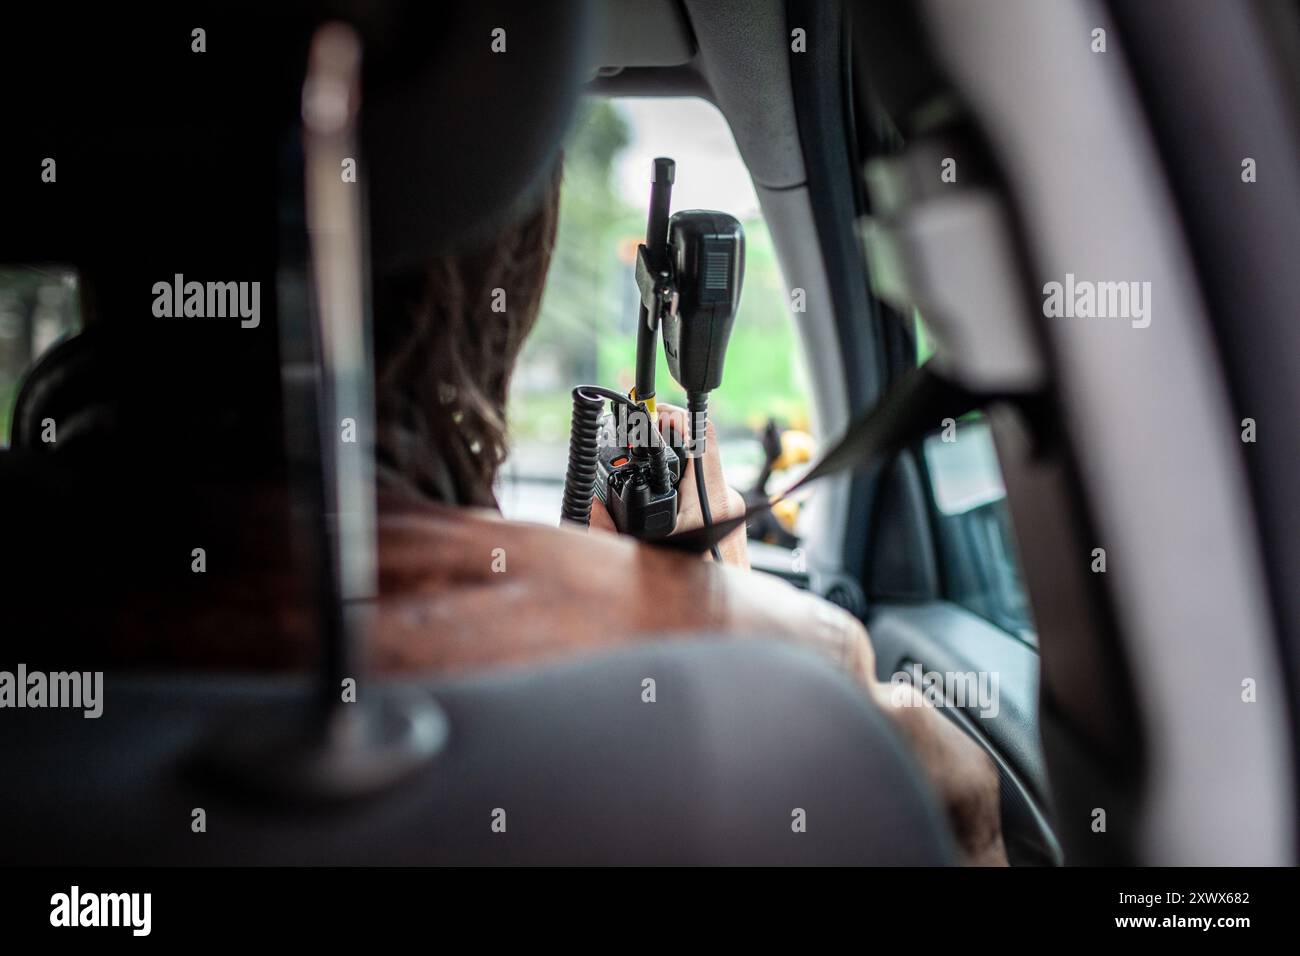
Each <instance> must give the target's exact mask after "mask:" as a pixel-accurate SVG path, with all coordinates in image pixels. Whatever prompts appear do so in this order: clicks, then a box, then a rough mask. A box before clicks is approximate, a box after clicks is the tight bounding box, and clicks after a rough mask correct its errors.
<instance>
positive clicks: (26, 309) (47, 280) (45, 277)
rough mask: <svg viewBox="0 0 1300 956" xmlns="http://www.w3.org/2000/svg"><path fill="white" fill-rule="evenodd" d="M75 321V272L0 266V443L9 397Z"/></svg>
mask: <svg viewBox="0 0 1300 956" xmlns="http://www.w3.org/2000/svg"><path fill="white" fill-rule="evenodd" d="M80 324H81V304H80V301H79V297H78V287H77V274H76V273H75V272H74V271H73V270H71V269H67V268H63V267H59V266H46V267H39V268H38V267H34V266H26V267H13V268H7V267H0V447H7V446H8V444H9V435H10V431H11V428H12V424H11V422H12V418H13V408H14V400H15V399H16V398H17V397H18V388H19V386H20V385H21V384H22V380H23V376H24V374H25V373H26V372H27V370H28V369H29V368H31V366H32V365H33V364H34V363H35V362H36V360H37V359H38V358H40V356H41V355H42V354H43V353H44V352H45V351H46V350H47V349H49V348H50V347H51V346H52V345H54V344H55V343H56V342H58V341H59V340H60V339H62V338H64V337H66V336H67V335H69V334H71V333H72V332H74V331H76V329H77V328H79V327H80Z"/></svg>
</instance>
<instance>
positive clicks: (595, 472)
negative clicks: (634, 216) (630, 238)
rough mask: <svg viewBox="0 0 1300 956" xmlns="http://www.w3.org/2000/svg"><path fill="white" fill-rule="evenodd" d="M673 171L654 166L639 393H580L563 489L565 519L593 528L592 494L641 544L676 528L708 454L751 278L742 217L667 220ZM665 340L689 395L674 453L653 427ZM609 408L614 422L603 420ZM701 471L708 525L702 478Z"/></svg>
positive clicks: (590, 389) (673, 369) (643, 270)
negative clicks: (683, 484) (688, 464)
mask: <svg viewBox="0 0 1300 956" xmlns="http://www.w3.org/2000/svg"><path fill="white" fill-rule="evenodd" d="M675 172H676V164H675V163H674V162H673V161H672V160H671V159H666V158H659V159H656V160H655V161H654V168H653V173H652V177H651V187H650V215H649V221H648V224H647V227H646V241H645V243H644V244H643V245H641V246H639V247H638V249H637V258H636V283H637V288H638V290H639V291H640V293H641V305H640V313H639V315H638V317H637V337H636V379H635V385H634V387H633V389H632V392H631V394H630V395H622V394H620V393H619V392H615V391H612V390H610V389H605V388H601V387H599V386H594V385H580V386H578V387H577V388H575V389H574V390H573V422H572V428H571V432H570V438H569V467H568V472H567V473H566V475H565V481H564V510H563V518H564V520H566V521H570V522H573V523H576V524H582V525H586V524H588V523H589V522H590V520H591V499H592V496H593V494H594V495H595V496H596V497H599V498H600V500H601V502H602V503H604V505H605V507H606V509H607V510H608V511H609V514H610V516H611V518H612V519H613V521H614V525H615V527H617V528H618V530H619V531H621V532H623V533H625V534H631V535H635V536H636V537H639V538H662V537H665V536H667V535H669V534H671V533H672V532H673V529H674V528H675V526H676V524H677V484H678V481H679V480H680V478H681V474H682V470H683V467H684V462H685V459H686V458H691V457H697V456H700V455H703V454H704V450H705V446H704V436H705V431H706V428H707V418H708V413H707V409H708V394H709V392H711V391H712V390H713V389H715V388H717V387H718V386H719V385H720V384H721V383H722V369H723V361H724V359H725V357H726V351H727V342H728V340H729V339H730V338H731V327H732V324H733V323H734V321H735V317H736V310H737V308H738V307H739V304H740V289H741V285H742V283H743V281H744V274H745V236H744V231H743V230H742V229H741V226H740V223H739V222H738V221H737V220H736V219H735V217H733V216H729V215H727V214H726V213H722V212H714V211H710V210H702V209H691V210H686V211H683V212H678V213H676V214H675V215H672V216H669V214H668V211H669V208H670V205H671V198H672V185H673V179H674V177H675ZM660 333H662V338H663V343H664V354H665V356H666V357H667V359H668V371H669V372H670V374H671V375H672V376H673V379H674V380H675V381H676V382H677V384H678V385H680V386H681V387H682V389H683V390H684V391H685V392H686V396H687V410H688V418H689V422H688V427H689V429H690V435H689V436H683V437H684V438H687V441H686V442H685V444H672V445H670V444H669V443H668V442H667V441H666V440H665V439H664V437H663V435H661V434H660V432H659V429H658V426H657V425H656V418H657V416H656V414H655V365H656V359H657V351H658V343H657V341H656V339H657V338H658V337H659V335H660ZM606 400H608V401H609V402H610V404H611V412H612V415H610V416H606V417H602V413H603V411H604V405H605V401H606ZM694 471H695V476H696V487H697V489H698V493H699V498H700V507H701V511H702V513H703V515H704V520H705V523H706V524H707V523H708V522H709V521H710V520H711V517H710V513H709V503H708V496H707V495H706V493H705V490H704V473H703V469H702V468H696V469H694ZM714 551H715V557H716V549H714Z"/></svg>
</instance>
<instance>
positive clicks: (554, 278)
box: [498, 98, 809, 524]
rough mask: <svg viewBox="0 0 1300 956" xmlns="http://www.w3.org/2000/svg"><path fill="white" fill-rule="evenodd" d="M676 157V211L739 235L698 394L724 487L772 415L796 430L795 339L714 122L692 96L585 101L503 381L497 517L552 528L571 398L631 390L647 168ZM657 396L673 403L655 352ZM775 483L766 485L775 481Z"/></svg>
mask: <svg viewBox="0 0 1300 956" xmlns="http://www.w3.org/2000/svg"><path fill="white" fill-rule="evenodd" d="M656 156H670V157H672V158H673V159H675V160H676V161H677V173H676V180H675V183H674V186H673V205H672V208H673V210H674V211H677V210H680V209H692V208H703V209H718V210H721V211H722V212H726V213H730V214H731V215H734V216H735V217H736V218H737V219H739V220H740V222H741V224H742V225H743V227H744V230H745V280H744V286H743V291H742V294H741V300H740V310H739V313H738V314H737V316H736V321H735V326H734V330H733V332H732V336H731V341H730V344H729V346H728V349H727V357H726V366H725V372H724V375H723V382H722V386H721V387H720V388H719V389H718V390H716V391H715V392H713V393H712V394H711V395H710V397H709V417H710V420H711V421H712V422H713V423H714V425H715V426H716V428H717V430H718V434H719V438H720V446H721V450H722V456H723V467H724V470H725V471H726V475H727V480H728V483H729V484H731V485H732V486H733V487H735V488H737V489H738V490H740V491H742V492H747V491H750V490H752V488H753V485H754V482H755V481H756V479H757V478H758V476H759V474H760V472H761V470H762V467H763V464H764V460H765V457H764V449H763V444H762V442H761V436H762V435H763V432H764V429H765V427H766V426H767V423H768V421H769V420H774V421H775V422H776V424H777V426H778V428H779V429H782V430H786V429H792V430H795V431H797V432H806V431H807V429H808V427H809V425H808V422H809V412H808V401H807V395H808V389H807V386H806V377H805V372H804V366H803V362H802V357H801V351H800V343H799V339H798V335H797V330H796V329H795V327H794V322H793V318H792V314H791V311H790V309H789V308H788V301H789V300H788V297H787V295H786V290H785V285H784V282H783V280H782V277H781V273H780V269H779V267H778V265H777V260H776V254H775V252H774V250H773V247H772V239H771V236H770V235H769V234H768V231H767V227H766V225H765V224H764V222H763V218H762V214H761V212H760V210H759V206H758V199H757V196H756V194H755V192H754V187H753V184H752V182H751V180H750V178H749V172H748V170H747V169H746V168H745V165H744V163H743V162H742V160H741V158H740V155H739V153H738V152H737V150H736V145H735V141H734V140H733V139H732V137H731V132H730V130H729V129H728V127H727V124H726V121H725V120H724V119H723V117H722V114H721V113H719V112H718V110H717V109H716V108H715V107H714V106H713V105H712V104H710V103H707V102H705V101H703V100H699V99H689V98H662V99H660V98H649V99H643V98H628V99H604V98H591V99H589V100H588V101H587V102H586V103H585V104H584V107H583V110H582V112H581V115H580V117H579V120H578V122H577V124H576V125H575V129H574V131H573V133H572V134H571V136H570V138H569V141H568V143H567V145H566V148H565V160H564V186H563V190H562V193H561V206H560V225H559V235H558V238H557V241H556V249H555V255H554V258H553V260H552V265H551V271H550V274H549V276H548V279H547V287H546V294H545V296H544V299H543V303H542V310H541V314H540V316H539V318H538V322H537V325H536V327H535V328H534V329H533V332H532V334H531V335H530V336H529V339H528V342H527V344H526V345H525V348H524V351H523V355H522V356H521V359H520V362H519V365H518V368H517V370H516V372H515V377H514V380H513V382H512V383H511V394H510V407H509V422H510V432H511V452H510V459H509V461H508V462H507V463H506V467H505V468H503V469H502V479H501V484H500V487H499V488H498V499H499V500H500V502H501V506H502V510H503V511H504V512H505V514H506V515H507V517H512V518H516V519H520V520H528V521H539V522H545V523H549V524H554V523H556V522H558V520H559V515H560V501H561V487H562V484H563V480H564V471H565V466H566V464H567V459H568V440H569V421H570V416H571V413H572V399H571V397H570V393H571V391H572V389H573V387H574V386H575V385H579V384H587V383H591V384H597V385H604V386H606V387H608V388H614V389H618V390H619V391H622V392H627V391H628V390H629V389H630V388H631V386H632V383H633V372H634V361H635V356H636V320H637V310H638V306H639V303H640V298H639V295H638V293H637V288H636V282H635V278H634V274H633V265H634V262H635V256H636V248H637V245H638V243H641V242H644V241H645V228H646V214H647V203H648V200H649V196H650V168H651V161H652V160H653V159H654V157H656ZM657 372H658V374H657V377H656V391H657V398H658V399H659V401H661V402H670V403H673V404H676V405H681V406H684V405H685V403H686V400H685V395H684V394H683V393H682V392H681V390H680V389H679V388H677V385H676V383H675V382H673V380H672V378H671V377H670V376H669V374H668V369H667V365H666V363H665V361H664V357H663V352H662V347H660V351H659V356H658V363H657ZM777 481H778V479H774V480H773V482H772V485H771V486H772V487H776V485H777Z"/></svg>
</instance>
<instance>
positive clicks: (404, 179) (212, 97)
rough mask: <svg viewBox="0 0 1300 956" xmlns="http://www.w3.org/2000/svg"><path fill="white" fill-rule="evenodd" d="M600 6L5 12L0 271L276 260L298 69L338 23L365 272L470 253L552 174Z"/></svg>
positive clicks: (340, 1) (51, 8)
mask: <svg viewBox="0 0 1300 956" xmlns="http://www.w3.org/2000/svg"><path fill="white" fill-rule="evenodd" d="M588 7H589V0H554V2H550V3H546V4H516V3H506V2H500V0H454V2H444V3H437V4H433V3H428V2H417V0H386V2H363V0H319V2H303V0H298V2H288V3H278V4H265V3H252V2H249V0H225V2H222V3H220V4H217V3H199V4H197V5H187V6H186V7H185V8H184V9H180V8H160V9H159V10H157V11H150V13H149V14H148V15H139V14H138V13H133V14H130V15H128V14H126V13H125V12H123V11H121V10H120V9H119V8H117V7H101V8H98V9H92V10H83V9H81V8H80V7H78V8H76V9H71V8H70V5H68V4H65V3H60V2H51V3H43V4H39V5H32V7H31V8H30V9H23V10H21V11H13V12H12V14H11V13H7V14H6V25H5V30H4V31H3V32H0V82H3V86H4V88H5V89H8V90H10V91H11V92H12V94H13V95H12V96H10V97H9V104H8V105H7V106H6V117H5V126H6V133H7V136H6V149H5V150H4V151H3V155H2V156H0V199H3V206H4V208H5V221H4V224H3V228H2V229H0V261H15V262H16V261H41V260H43V261H58V262H69V263H72V264H81V263H82V262H84V261H87V260H90V261H96V262H99V263H103V264H105V268H108V267H110V266H114V265H117V264H121V263H131V264H138V263H141V262H142V261H143V262H148V268H153V263H152V262H149V260H150V259H151V258H152V259H156V261H157V264H158V266H159V267H161V266H163V265H165V264H168V263H170V264H171V266H172V267H175V268H177V269H179V268H181V267H183V266H184V265H187V264H188V265H190V266H191V268H192V269H193V270H195V271H197V270H199V269H200V268H207V269H209V270H211V269H216V268H225V269H227V270H228V269H229V268H232V267H242V268H246V269H247V268H251V264H253V263H256V262H259V261H264V259H265V257H266V256H267V255H273V254H274V251H275V230H274V227H275V223H276V214H277V201H278V200H279V199H281V198H282V197H281V196H280V195H279V193H278V192H277V185H278V183H280V182H281V179H280V174H281V171H282V165H283V163H284V162H285V161H286V155H287V154H288V153H289V152H291V146H292V131H293V129H294V128H295V127H296V123H297V117H298V113H299V110H300V97H301V88H302V81H303V75H304V69H305V63H306V51H307V48H308V43H309V41H310V37H311V35H312V32H313V30H314V29H315V28H316V27H317V26H319V25H320V24H322V23H324V22H327V21H331V20H342V21H344V22H347V23H350V24H352V25H353V26H354V27H355V29H356V30H357V32H358V33H359V35H360V36H361V40H362V45H363V60H364V74H363V91H362V110H361V119H362V143H361V147H362V148H361V156H359V157H357V160H358V173H359V178H362V179H364V180H365V182H366V183H367V185H368V190H369V209H370V219H371V223H372V230H371V262H372V265H373V266H374V267H375V268H376V269H377V270H379V271H383V270H386V269H389V268H394V267H398V266H401V265H404V264H406V263H408V262H411V261H414V260H416V259H418V258H420V257H424V256H428V255H433V254H440V253H447V252H453V251H457V250H458V249H461V248H464V247H466V246H467V245H468V244H471V243H473V242H475V241H476V240H477V239H479V238H481V237H482V236H484V235H487V234H489V233H490V232H491V231H492V230H494V229H496V228H499V227H500V226H502V225H504V224H505V223H506V221H507V220H508V219H509V218H510V217H512V216H513V215H515V214H516V213H517V212H518V211H519V210H520V207H521V206H523V205H525V204H527V203H528V202H529V201H530V199H531V198H532V195H533V194H534V192H535V191H536V190H537V189H538V188H539V187H540V184H541V183H542V182H543V181H544V178H545V176H546V175H547V174H548V173H549V172H550V170H551V169H552V168H553V166H554V163H555V161H556V158H557V156H558V154H559V149H560V145H561V141H562V138H563V135H564V133H565V131H566V128H567V125H568V123H569V120H570V116H571V113H572V111H573V108H574V106H575V104H576V101H577V96H578V93H579V89H580V87H581V85H582V83H583V82H584V81H585V79H586V78H587V74H588V71H589V69H590V62H591V58H592V55H593V54H592V53H591V50H590V43H589V36H590V33H591V30H590V28H589V26H588V24H589V22H590V16H589V9H588ZM33 78H39V82H34V81H33ZM46 160H54V166H53V168H52V169H50V168H47V167H48V164H47V163H46ZM268 226H269V227H270V228H269V229H268ZM187 257H188V258H187ZM183 260H184V261H183Z"/></svg>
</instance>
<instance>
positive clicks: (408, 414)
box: [373, 167, 560, 507]
mask: <svg viewBox="0 0 1300 956" xmlns="http://www.w3.org/2000/svg"><path fill="white" fill-rule="evenodd" d="M559 195H560V170H559V168H558V167H557V169H556V170H555V172H554V174H553V176H552V178H551V180H550V182H549V184H548V186H547V188H546V189H545V190H544V192H543V194H542V196H541V197H540V201H539V203H538V204H537V205H536V208H534V209H533V210H532V211H531V212H529V213H526V214H525V215H524V216H523V217H522V218H521V219H519V220H518V221H517V222H515V223H514V224H513V225H511V226H509V227H507V228H506V229H504V230H503V231H501V232H500V233H499V234H497V235H496V236H494V237H493V238H492V239H490V240H489V241H488V242H486V243H484V244H482V245H481V246H479V248H476V249H473V250H471V251H469V252H466V253H463V254H458V255H452V256H440V257H437V258H433V259H431V260H429V261H428V262H427V263H426V264H424V265H423V266H421V267H418V268H415V269H410V270H406V271H405V272H402V273H401V274H398V275H396V276H394V277H391V278H386V279H380V280H379V281H377V283H376V289H375V299H374V309H373V312H374V322H375V338H374V341H375V379H376V381H375V385H376V406H377V419H378V428H379V432H378V440H377V445H378V448H377V452H378V456H379V460H380V462H381V464H382V465H384V466H385V467H386V468H387V469H389V470H390V471H391V472H392V473H395V475H396V476H400V478H402V479H404V480H405V481H406V482H407V483H409V484H410V485H412V486H414V487H415V488H417V489H418V490H419V491H420V492H422V493H423V494H425V495H428V496H430V497H432V498H436V499H438V500H442V501H445V502H447V503H449V504H466V505H480V506H487V507H492V506H495V503H496V501H495V497H494V495H493V492H492V483H493V481H494V479H495V477H496V472H497V469H498V468H499V467H500V465H501V463H502V461H503V460H504V458H505V454H506V441H507V429H506V420H505V408H506V400H507V395H508V390H509V385H510V377H511V374H512V372H513V371H514V366H515V362H516V360H517V359H518V357H519V352H520V349H521V348H522V347H523V344H524V339H525V338H526V337H527V335H528V333H529V331H530V330H531V329H532V327H533V324H534V322H535V321H536V319H537V314H538V312H539V310H540V308H541V301H542V293H543V291H544V288H545V284H546V273H547V269H548V267H549V265H550V260H551V252H552V250H553V248H554V244H555V235H556V228H557V224H558V220H559Z"/></svg>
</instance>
